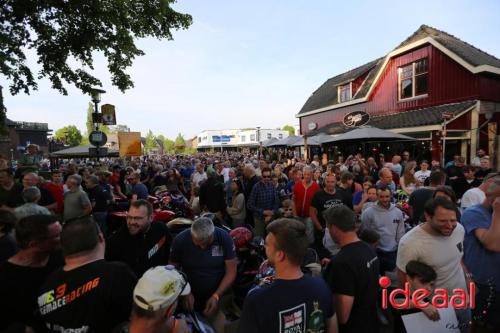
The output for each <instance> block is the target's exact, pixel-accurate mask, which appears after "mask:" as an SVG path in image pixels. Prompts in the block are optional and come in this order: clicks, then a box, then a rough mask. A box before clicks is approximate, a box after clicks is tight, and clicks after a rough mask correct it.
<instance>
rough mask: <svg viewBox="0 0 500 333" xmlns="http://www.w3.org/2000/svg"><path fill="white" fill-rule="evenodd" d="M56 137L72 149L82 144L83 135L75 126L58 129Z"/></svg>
mask: <svg viewBox="0 0 500 333" xmlns="http://www.w3.org/2000/svg"><path fill="white" fill-rule="evenodd" d="M55 137H56V139H58V140H61V141H63V142H65V143H67V144H69V145H70V146H71V147H74V146H78V145H79V144H80V143H81V142H82V133H81V132H80V130H79V129H78V128H77V127H76V126H75V125H68V126H64V127H63V128H60V129H58V130H57V131H56V134H55Z"/></svg>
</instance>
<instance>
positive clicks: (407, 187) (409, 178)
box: [399, 161, 417, 195]
mask: <svg viewBox="0 0 500 333" xmlns="http://www.w3.org/2000/svg"><path fill="white" fill-rule="evenodd" d="M416 166H417V162H415V161H409V162H408V163H406V167H405V171H404V172H403V177H401V178H400V179H399V184H400V185H401V189H402V190H403V191H405V193H406V194H408V195H410V194H411V193H412V192H413V191H415V189H416V188H417V181H416V179H415V168H416Z"/></svg>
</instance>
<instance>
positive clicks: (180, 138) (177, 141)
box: [175, 133, 186, 150]
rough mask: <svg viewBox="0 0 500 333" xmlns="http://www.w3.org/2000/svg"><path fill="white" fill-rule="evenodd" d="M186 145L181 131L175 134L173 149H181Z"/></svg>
mask: <svg viewBox="0 0 500 333" xmlns="http://www.w3.org/2000/svg"><path fill="white" fill-rule="evenodd" d="M185 147H186V140H184V137H183V136H182V134H181V133H179V134H178V135H177V138H175V149H176V150H182V149H184V148H185Z"/></svg>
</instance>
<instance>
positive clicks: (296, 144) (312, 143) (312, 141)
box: [289, 135, 321, 147]
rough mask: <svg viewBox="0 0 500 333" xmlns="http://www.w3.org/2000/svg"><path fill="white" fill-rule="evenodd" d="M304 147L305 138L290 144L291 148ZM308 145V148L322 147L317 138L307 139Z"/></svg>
mask: <svg viewBox="0 0 500 333" xmlns="http://www.w3.org/2000/svg"><path fill="white" fill-rule="evenodd" d="M303 145H304V138H303V137H301V138H300V139H299V140H297V141H295V142H294V143H292V144H290V145H289V146H290V147H302V146H303ZM307 145H308V146H320V145H321V142H319V137H318V136H317V135H316V136H311V137H309V138H307Z"/></svg>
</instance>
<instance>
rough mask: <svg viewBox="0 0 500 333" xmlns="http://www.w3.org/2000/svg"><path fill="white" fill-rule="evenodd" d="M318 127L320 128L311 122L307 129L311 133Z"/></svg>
mask: <svg viewBox="0 0 500 333" xmlns="http://www.w3.org/2000/svg"><path fill="white" fill-rule="evenodd" d="M316 127H318V124H316V123H314V122H310V123H309V124H308V125H307V128H308V129H309V130H310V131H314V130H315V129H316Z"/></svg>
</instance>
